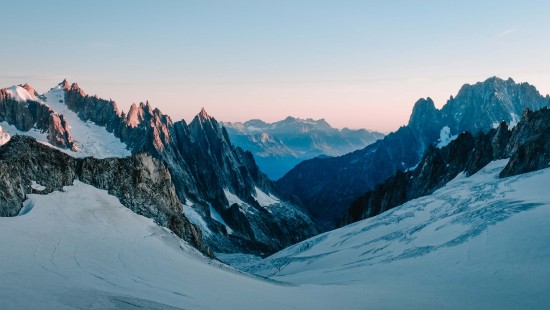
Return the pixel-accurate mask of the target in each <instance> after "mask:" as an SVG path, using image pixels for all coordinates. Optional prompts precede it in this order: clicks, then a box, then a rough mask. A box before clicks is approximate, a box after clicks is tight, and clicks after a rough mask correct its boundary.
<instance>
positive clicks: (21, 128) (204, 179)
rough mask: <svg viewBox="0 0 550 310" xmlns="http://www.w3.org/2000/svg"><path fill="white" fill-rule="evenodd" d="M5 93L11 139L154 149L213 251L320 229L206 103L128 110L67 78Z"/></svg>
mask: <svg viewBox="0 0 550 310" xmlns="http://www.w3.org/2000/svg"><path fill="white" fill-rule="evenodd" d="M29 88H30V87H29ZM25 93H27V95H25ZM2 94H3V95H2ZM21 94H22V95H21ZM0 95H2V97H0V126H2V131H3V134H4V137H6V139H8V138H9V136H13V135H15V134H23V135H30V136H33V137H35V138H36V139H37V140H38V141H40V142H42V143H46V144H48V145H51V146H53V147H56V148H57V149H59V150H61V151H63V152H65V153H67V154H69V155H71V156H73V157H87V156H93V157H95V158H100V159H101V158H108V157H126V156H129V155H131V154H138V153H147V154H149V155H151V156H152V157H153V158H155V159H157V160H159V161H160V162H161V163H162V165H164V166H165V167H166V168H167V170H168V172H169V173H170V179H171V182H172V183H173V185H174V189H175V193H176V196H177V198H178V199H179V202H180V203H181V204H182V205H181V206H180V207H181V208H182V210H183V212H184V214H185V216H186V217H187V218H189V219H190V220H191V221H192V222H193V223H194V224H197V226H198V227H199V228H200V229H201V230H202V236H203V238H204V239H205V242H206V243H207V244H208V246H209V247H210V248H211V249H212V250H213V251H216V252H232V251H239V252H249V253H254V254H257V255H266V254H268V253H273V252H274V251H276V250H278V249H281V248H283V247H285V246H288V245H290V244H293V243H296V242H298V241H300V240H303V239H305V238H307V237H310V236H313V235H315V234H316V233H317V228H316V226H315V225H314V224H313V223H312V221H311V219H310V217H309V215H308V214H307V212H305V211H303V210H302V209H301V208H300V207H297V206H295V205H293V204H291V203H288V202H286V201H285V200H283V199H281V198H280V197H279V195H278V193H277V191H276V190H275V187H274V185H273V184H272V182H271V181H270V180H269V179H268V178H267V177H266V176H265V175H264V174H263V173H261V172H260V170H259V169H258V167H257V166H256V164H255V162H254V158H253V156H252V154H251V153H249V152H245V151H243V150H242V149H240V148H238V147H234V146H233V145H232V144H231V142H230V140H229V137H228V135H227V132H226V131H225V129H223V128H222V127H221V126H220V125H219V124H218V123H217V121H216V120H215V119H214V118H212V117H211V116H209V115H208V114H207V113H206V111H204V109H203V110H202V111H201V113H199V114H198V115H197V116H196V117H195V118H194V119H193V120H192V121H191V123H189V124H187V123H186V122H185V121H183V120H181V121H176V122H173V121H172V120H171V119H170V117H169V116H167V115H164V114H162V113H161V112H160V110H158V109H154V108H153V107H152V106H151V105H150V104H149V103H148V102H146V103H140V104H139V105H135V104H133V105H132V106H131V108H130V109H129V111H128V112H127V113H125V112H123V111H119V110H118V107H117V105H116V103H115V102H113V101H111V100H104V99H101V98H99V97H97V96H90V95H87V94H86V93H85V92H84V90H82V89H81V88H80V87H79V86H78V85H77V84H76V83H74V84H69V83H68V82H67V81H66V80H65V81H63V82H62V83H60V84H59V85H57V86H56V87H54V88H52V89H51V90H50V91H48V92H47V93H45V94H44V95H40V96H37V95H36V94H35V95H34V97H32V96H31V95H32V94H31V93H29V92H28V90H27V88H25V87H23V86H14V87H12V88H8V89H3V90H0ZM33 98H34V99H33ZM6 139H4V140H6ZM63 185H68V184H63Z"/></svg>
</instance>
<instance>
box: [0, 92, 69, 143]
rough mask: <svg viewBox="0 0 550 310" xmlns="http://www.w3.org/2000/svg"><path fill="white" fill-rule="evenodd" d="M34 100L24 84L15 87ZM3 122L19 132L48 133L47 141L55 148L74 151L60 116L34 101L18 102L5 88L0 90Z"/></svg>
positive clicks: (34, 96) (34, 95)
mask: <svg viewBox="0 0 550 310" xmlns="http://www.w3.org/2000/svg"><path fill="white" fill-rule="evenodd" d="M17 87H21V88H23V89H24V91H26V92H29V94H32V96H31V97H33V98H36V92H35V91H34V89H33V88H32V87H31V86H29V85H28V84H25V85H23V86H17ZM2 121H5V122H7V123H8V124H10V125H13V126H15V128H17V129H18V130H20V131H29V130H31V129H32V128H35V129H37V130H39V131H42V132H47V133H48V141H49V142H50V143H51V144H52V145H55V146H57V147H60V148H68V149H72V150H74V149H75V147H76V146H75V144H74V141H73V139H72V137H71V134H70V132H69V127H68V124H67V122H66V121H65V119H64V117H63V116H62V115H58V114H57V113H54V111H53V110H52V109H51V108H50V107H48V106H47V105H45V104H43V103H41V102H38V101H35V100H26V101H19V100H16V98H13V97H12V95H11V94H10V93H9V92H8V90H7V89H6V88H3V89H0V122H2Z"/></svg>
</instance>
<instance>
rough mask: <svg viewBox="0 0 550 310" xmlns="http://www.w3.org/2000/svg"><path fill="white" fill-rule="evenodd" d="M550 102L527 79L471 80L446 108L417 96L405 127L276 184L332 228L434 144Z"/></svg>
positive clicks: (309, 164) (301, 167)
mask: <svg viewBox="0 0 550 310" xmlns="http://www.w3.org/2000/svg"><path fill="white" fill-rule="evenodd" d="M549 105H550V97H548V95H547V96H542V95H540V93H539V92H538V91H537V90H536V88H535V87H534V86H532V85H529V84H528V83H519V84H518V83H515V82H514V80H512V79H508V80H503V79H500V78H497V77H492V78H489V79H487V80H485V81H483V82H478V83H476V84H473V85H469V84H466V85H464V86H462V88H461V89H460V90H459V92H458V94H457V95H456V97H452V96H451V98H450V99H449V100H448V101H447V103H446V104H445V105H444V106H443V107H442V108H441V109H437V108H436V107H435V105H434V102H433V101H432V100H431V99H430V98H426V99H420V100H418V101H417V102H416V104H415V105H414V108H413V111H412V114H411V117H410V119H409V122H408V124H407V125H406V126H402V127H401V128H399V129H398V130H397V131H395V132H393V133H390V134H388V135H387V136H385V137H384V138H383V139H382V140H379V141H377V142H375V143H373V144H371V145H369V146H367V147H365V148H363V149H361V150H358V151H355V152H352V153H348V154H346V155H343V156H340V157H334V158H314V159H311V160H306V161H304V162H301V163H300V164H298V165H297V166H296V167H295V168H293V169H292V170H291V171H289V172H288V173H287V174H286V175H285V176H284V177H283V178H281V179H279V180H278V181H277V187H278V188H279V190H280V191H281V192H283V193H284V194H286V195H287V197H294V198H295V199H297V200H298V201H300V202H301V203H302V205H303V206H304V207H305V208H306V209H307V210H308V211H309V212H310V214H311V215H312V217H313V218H314V220H315V221H316V222H317V223H318V225H319V226H320V227H321V229H322V230H328V229H332V228H334V227H335V226H336V223H337V220H338V219H340V218H342V217H343V216H344V215H345V213H346V212H347V210H348V208H349V207H350V205H351V204H352V203H353V202H354V201H355V200H356V199H357V198H358V197H359V196H362V195H363V194H364V193H365V192H367V191H370V190H373V189H374V188H375V187H376V185H378V184H381V183H382V182H384V181H385V180H386V179H388V178H389V177H390V176H392V175H393V174H394V173H395V172H396V171H405V170H407V169H411V168H413V167H415V166H416V165H418V163H419V162H420V160H421V159H422V156H423V154H424V152H425V151H426V150H427V149H428V148H429V147H430V146H431V145H437V146H439V147H442V146H444V145H446V144H447V143H448V142H449V141H451V140H452V139H454V138H456V137H457V136H458V135H459V134H460V133H462V132H464V131H468V132H471V133H472V134H477V133H478V132H487V131H489V130H490V129H492V128H494V127H497V126H498V125H499V124H500V123H501V122H502V121H505V122H507V123H508V124H510V126H511V127H513V126H514V125H515V124H516V123H517V122H518V120H519V116H520V115H522V113H523V110H524V109H531V110H538V109H540V108H542V107H545V106H549Z"/></svg>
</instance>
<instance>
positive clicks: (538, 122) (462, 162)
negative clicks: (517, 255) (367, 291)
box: [340, 108, 550, 225]
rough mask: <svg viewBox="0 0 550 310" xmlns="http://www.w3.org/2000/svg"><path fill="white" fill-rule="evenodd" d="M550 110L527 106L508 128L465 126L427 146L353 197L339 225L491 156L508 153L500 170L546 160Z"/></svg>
mask: <svg viewBox="0 0 550 310" xmlns="http://www.w3.org/2000/svg"><path fill="white" fill-rule="evenodd" d="M549 131H550V110H548V108H542V109H541V110H539V111H535V112H533V111H530V110H525V112H524V113H523V115H522V117H521V120H520V121H519V123H517V124H516V126H514V127H513V128H512V129H511V130H509V128H508V125H507V124H506V123H505V122H502V123H501V124H500V125H499V127H497V128H495V129H491V130H490V131H488V132H487V133H479V134H477V135H476V136H475V137H474V136H473V135H472V134H470V133H469V132H464V133H462V134H460V135H459V136H458V138H456V140H454V141H451V142H450V144H449V145H447V146H445V147H443V148H441V149H439V148H436V147H433V146H430V147H429V148H428V150H427V152H426V154H424V157H423V158H422V160H421V161H420V163H419V164H418V166H417V167H416V168H415V169H411V170H409V171H407V172H398V173H397V174H395V175H394V176H392V177H390V178H389V179H388V180H386V181H385V182H384V183H382V184H380V185H378V186H377V187H376V189H374V190H372V191H369V192H367V193H365V194H364V195H363V196H361V197H360V198H358V199H357V200H356V201H354V202H353V204H352V205H351V207H350V209H349V210H348V212H347V214H346V216H345V218H344V219H342V221H341V223H340V225H345V224H349V223H352V222H355V221H358V220H362V219H365V218H368V217H371V216H374V215H377V214H379V213H381V212H384V211H386V210H388V209H391V208H393V207H395V206H398V205H400V204H402V203H404V202H406V201H408V200H411V199H414V198H417V197H420V196H423V195H427V194H430V193H431V192H433V191H434V190H436V189H438V188H440V187H441V186H443V185H445V184H446V183H447V182H448V181H450V180H451V179H453V178H454V177H456V176H457V175H458V174H459V173H464V174H465V175H466V176H469V175H471V174H473V173H475V172H477V171H478V170H479V169H481V168H482V167H483V166H485V165H486V164H488V163H489V162H490V161H492V160H498V159H503V158H511V160H510V163H509V164H508V165H507V166H506V168H505V169H504V170H503V171H502V174H501V175H502V176H503V177H506V176H512V175H516V174H520V173H525V172H530V171H534V170H538V169H542V168H546V167H548V166H549V165H550V144H549V142H548V141H550V140H549Z"/></svg>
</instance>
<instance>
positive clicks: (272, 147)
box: [222, 116, 384, 180]
mask: <svg viewBox="0 0 550 310" xmlns="http://www.w3.org/2000/svg"><path fill="white" fill-rule="evenodd" d="M222 125H223V126H224V127H225V128H226V129H227V132H228V134H229V137H230V138H231V141H232V142H233V143H234V144H235V145H237V146H239V147H241V148H243V149H245V150H248V151H250V152H252V154H254V158H255V159H256V162H257V163H258V166H259V167H260V169H261V170H262V171H263V172H264V173H266V174H267V175H268V176H269V177H270V178H271V179H273V180H276V179H279V178H280V177H282V176H283V175H284V174H285V173H287V172H288V171H289V170H290V169H292V168H293V167H294V166H296V164H298V163H299V162H301V161H303V160H306V159H311V158H314V157H317V156H320V155H326V156H340V155H343V154H346V153H349V152H352V151H355V150H358V149H361V148H364V147H365V146H367V145H369V144H371V143H373V142H374V141H376V140H378V139H381V138H382V137H383V136H384V135H383V134H381V133H378V132H374V131H368V130H365V129H359V130H351V129H348V128H344V129H342V130H338V129H336V128H333V127H331V126H330V125H329V124H328V123H327V122H326V121H325V120H324V119H320V120H313V119H311V118H308V119H300V118H294V117H290V116H289V117H287V118H286V119H284V120H282V121H278V122H274V123H265V122H263V121H261V120H250V121H246V122H244V123H240V122H236V123H229V122H224V123H222Z"/></svg>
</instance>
